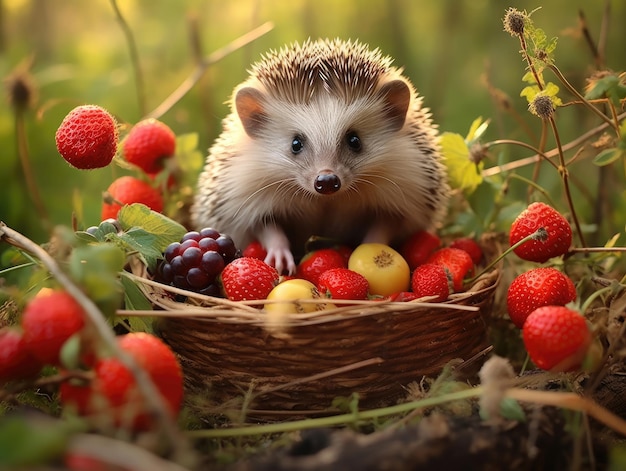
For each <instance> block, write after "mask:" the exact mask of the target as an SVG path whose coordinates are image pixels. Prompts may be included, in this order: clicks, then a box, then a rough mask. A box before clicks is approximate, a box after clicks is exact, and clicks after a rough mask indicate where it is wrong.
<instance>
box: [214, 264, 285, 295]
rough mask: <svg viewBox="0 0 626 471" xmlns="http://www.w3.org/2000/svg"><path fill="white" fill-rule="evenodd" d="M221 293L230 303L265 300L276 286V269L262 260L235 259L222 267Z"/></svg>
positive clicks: (277, 277) (277, 276)
mask: <svg viewBox="0 0 626 471" xmlns="http://www.w3.org/2000/svg"><path fill="white" fill-rule="evenodd" d="M220 279H221V285H222V291H223V292H224V296H226V297H227V298H228V299H230V300H231V301H250V300H255V299H265V298H267V295H268V294H269V292H270V291H272V288H274V286H276V285H277V284H278V280H279V275H278V272H277V271H276V269H275V268H274V267H272V266H270V265H268V264H267V263H265V262H264V261H263V260H259V259H258V258H252V257H241V258H236V259H235V260H233V261H232V262H230V263H229V264H228V265H226V266H225V267H224V269H223V270H222V273H221V275H220Z"/></svg>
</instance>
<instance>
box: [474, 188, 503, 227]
mask: <svg viewBox="0 0 626 471" xmlns="http://www.w3.org/2000/svg"><path fill="white" fill-rule="evenodd" d="M497 196H498V189H497V188H496V187H495V186H494V183H493V182H491V181H487V180H484V181H482V182H481V183H480V185H478V186H477V187H476V189H475V191H474V192H473V193H472V194H471V195H468V196H467V202H468V203H469V205H470V207H471V208H472V211H473V212H474V214H475V215H476V217H477V219H478V220H479V221H480V222H481V226H482V229H483V230H484V229H485V228H486V227H487V226H488V225H489V222H490V221H491V220H492V219H493V217H494V212H495V211H496V198H497Z"/></svg>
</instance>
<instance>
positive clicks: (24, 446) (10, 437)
mask: <svg viewBox="0 0 626 471" xmlns="http://www.w3.org/2000/svg"><path fill="white" fill-rule="evenodd" d="M77 430H79V427H78V426H77V424H75V423H71V422H61V421H57V420H54V419H52V418H48V417H45V416H43V415H33V416H21V415H12V416H5V417H0V469H18V468H25V467H28V466H36V465H41V464H45V463H50V462H51V461H52V460H53V459H55V458H58V457H60V456H61V455H62V453H63V451H64V450H65V447H66V445H67V442H68V439H69V438H70V436H71V434H72V433H75V432H76V431H77Z"/></svg>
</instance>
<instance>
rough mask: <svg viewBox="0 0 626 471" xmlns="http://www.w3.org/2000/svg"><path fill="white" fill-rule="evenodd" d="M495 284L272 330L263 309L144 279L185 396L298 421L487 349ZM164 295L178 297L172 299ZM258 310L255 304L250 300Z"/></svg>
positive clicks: (491, 275) (389, 399)
mask: <svg viewBox="0 0 626 471" xmlns="http://www.w3.org/2000/svg"><path fill="white" fill-rule="evenodd" d="M499 277H500V271H499V269H497V268H496V269H493V270H492V271H490V272H488V273H486V274H484V275H483V276H481V277H480V278H479V279H478V280H476V281H475V282H474V284H473V285H472V286H471V287H470V288H469V289H468V290H467V291H466V292H464V293H459V294H454V295H452V296H451V297H450V299H448V300H447V301H446V302H445V303H436V304H435V303H428V302H408V303H407V302H393V303H392V302H380V301H363V302H360V303H358V304H353V305H351V306H340V305H338V307H337V308H336V309H332V310H328V311H316V312H314V313H309V314H293V315H290V316H289V317H288V319H286V324H284V325H281V328H279V329H277V328H276V326H274V325H268V323H267V319H268V317H267V315H266V314H265V312H264V311H263V310H260V309H258V308H257V307H255V306H254V304H255V303H252V302H249V303H244V302H239V303H235V302H230V301H228V300H224V299H219V298H210V297H206V296H201V295H196V294H194V293H189V292H185V291H181V290H177V289H176V288H171V287H164V286H163V285H160V284H159V283H155V282H153V281H150V280H148V279H147V278H145V277H144V276H137V277H135V278H136V279H137V280H138V281H140V286H141V287H142V289H143V291H144V293H145V294H146V295H147V296H148V298H149V299H150V300H151V302H152V303H153V304H154V305H155V307H156V309H157V310H156V311H153V312H152V314H153V315H157V316H159V317H160V318H159V321H158V322H157V323H156V324H155V325H156V330H157V332H158V333H159V335H161V337H162V338H163V339H164V340H165V341H166V342H167V343H168V344H169V345H170V346H171V347H172V349H173V350H174V351H175V352H176V353H177V354H178V356H179V358H180V361H181V364H182V367H183V370H184V375H185V382H186V387H187V390H188V392H189V393H190V396H193V395H194V393H198V394H199V395H201V396H202V397H204V398H207V397H208V398H209V399H210V402H211V403H213V404H214V405H220V404H221V405H222V406H223V408H225V409H228V408H235V409H236V408H238V407H242V403H243V398H244V397H245V398H246V401H247V402H246V412H247V414H248V417H265V418H278V417H286V416H293V417H307V416H313V415H321V414H324V413H331V412H336V411H337V409H336V408H335V409H333V408H332V407H331V404H332V402H333V399H334V398H336V397H339V396H350V395H352V394H353V393H358V395H359V407H360V408H361V409H365V408H372V407H380V406H385V405H390V404H393V403H395V402H397V400H398V399H400V398H401V397H403V396H406V390H405V389H404V387H405V386H406V385H407V384H408V383H410V382H412V381H416V380H417V381H419V380H420V379H421V378H422V377H423V376H434V375H437V374H439V373H440V372H441V370H442V368H443V367H444V366H445V365H446V364H447V363H448V362H450V361H452V360H455V359H462V360H468V359H470V358H472V357H474V356H475V355H478V354H479V353H480V352H482V351H483V350H484V349H485V348H486V347H488V341H487V335H486V330H487V329H486V316H488V315H489V313H490V308H491V305H492V302H493V298H494V292H495V289H496V286H497V285H498V281H499ZM172 293H180V294H185V295H188V298H187V300H186V302H184V303H183V302H177V301H175V300H174V299H173V295H172ZM257 304H258V302H257Z"/></svg>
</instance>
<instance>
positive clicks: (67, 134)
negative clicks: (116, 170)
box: [55, 105, 117, 169]
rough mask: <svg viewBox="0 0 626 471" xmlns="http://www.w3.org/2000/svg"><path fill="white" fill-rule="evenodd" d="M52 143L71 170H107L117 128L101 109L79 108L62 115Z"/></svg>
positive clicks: (115, 144) (111, 117) (96, 107)
mask: <svg viewBox="0 0 626 471" xmlns="http://www.w3.org/2000/svg"><path fill="white" fill-rule="evenodd" d="M55 140H56V145H57V150H58V151H59V154H61V155H62V156H63V158H64V159H65V160H66V161H67V162H68V163H69V164H70V165H72V166H73V167H76V168H80V169H92V168H101V167H106V166H107V165H109V164H110V163H111V160H113V157H114V156H115V152H116V151H117V125H116V123H115V120H114V119H113V116H111V115H110V114H109V112H108V111H106V110H105V109H104V108H101V107H99V106H95V105H83V106H78V107H76V108H74V109H73V110H72V111H70V112H69V113H68V114H67V116H65V118H64V119H63V121H62V122H61V125H60V126H59V128H58V129H57V132H56V135H55Z"/></svg>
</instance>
